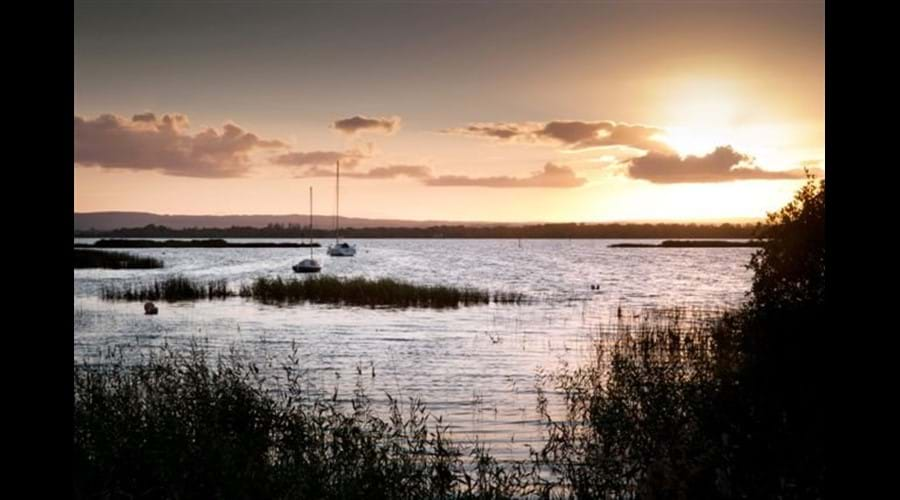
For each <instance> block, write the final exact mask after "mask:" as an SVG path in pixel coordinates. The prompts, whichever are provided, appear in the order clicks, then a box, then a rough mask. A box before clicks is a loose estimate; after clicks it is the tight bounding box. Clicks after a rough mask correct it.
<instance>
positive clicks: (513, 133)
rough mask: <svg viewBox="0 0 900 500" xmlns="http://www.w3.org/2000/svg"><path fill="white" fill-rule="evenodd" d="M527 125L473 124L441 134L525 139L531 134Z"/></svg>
mask: <svg viewBox="0 0 900 500" xmlns="http://www.w3.org/2000/svg"><path fill="white" fill-rule="evenodd" d="M527 127H528V126H527V125H520V124H517V123H475V124H472V125H469V126H467V127H464V128H461V129H449V130H444V131H443V132H447V133H458V134H470V135H483V136H487V137H494V138H497V139H514V138H517V137H518V138H526V137H528V136H529V134H530V133H531V131H530V128H527Z"/></svg>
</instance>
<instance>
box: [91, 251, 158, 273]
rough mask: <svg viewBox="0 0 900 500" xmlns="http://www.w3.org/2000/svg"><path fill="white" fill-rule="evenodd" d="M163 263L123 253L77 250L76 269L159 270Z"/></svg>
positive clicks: (150, 258)
mask: <svg viewBox="0 0 900 500" xmlns="http://www.w3.org/2000/svg"><path fill="white" fill-rule="evenodd" d="M161 267H163V262H162V261H161V260H159V259H154V258H152V257H140V256H137V255H131V254H127V253H122V252H99V251H94V250H79V249H75V269H91V268H102V269H158V268H161Z"/></svg>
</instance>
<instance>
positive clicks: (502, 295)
mask: <svg viewBox="0 0 900 500" xmlns="http://www.w3.org/2000/svg"><path fill="white" fill-rule="evenodd" d="M240 295H241V296H242V297H252V298H253V299H254V300H258V301H260V302H263V303H268V304H278V303H298V302H314V303H328V304H346V305H353V306H364V307H378V306H389V307H432V308H448V307H459V306H470V305H479V304H489V303H491V302H492V301H493V302H495V303H503V304H519V303H522V302H524V301H525V297H524V295H522V294H520V293H515V292H493V293H491V292H488V291H484V290H479V289H476V288H470V287H463V288H458V287H451V286H441V285H416V284H413V283H408V282H405V281H399V280H394V279H391V278H379V279H374V280H372V279H367V278H362V277H357V278H349V279H342V278H336V277H333V276H314V277H309V278H301V279H297V278H292V279H289V280H282V279H281V278H265V277H262V278H257V279H256V280H255V281H253V283H252V284H250V285H245V286H243V287H241V291H240Z"/></svg>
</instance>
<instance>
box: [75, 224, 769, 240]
mask: <svg viewBox="0 0 900 500" xmlns="http://www.w3.org/2000/svg"><path fill="white" fill-rule="evenodd" d="M759 229H760V227H759V226H756V225H750V224H718V225H715V224H668V223H664V224H614V223H613V224H581V223H571V224H530V225H521V226H499V225H498V226H467V225H438V226H429V227H352V226H351V227H346V226H344V227H341V236H342V237H344V238H404V239H406V238H409V239H412V238H446V239H458V238H472V239H659V240H662V239H751V238H754V237H755V236H756V234H757V232H758V230H759ZM75 237H76V238H204V239H210V238H271V239H278V238H284V239H299V238H320V239H321V238H333V237H334V229H312V230H310V229H309V227H308V226H299V225H279V224H272V225H269V226H265V227H240V226H233V227H228V228H218V227H194V228H184V229H175V228H171V227H166V226H158V225H152V224H151V225H147V226H143V227H126V228H120V229H112V230H75Z"/></svg>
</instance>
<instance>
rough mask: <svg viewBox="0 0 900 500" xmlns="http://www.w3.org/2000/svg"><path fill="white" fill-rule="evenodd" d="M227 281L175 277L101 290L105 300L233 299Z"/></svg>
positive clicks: (232, 293)
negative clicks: (196, 280)
mask: <svg viewBox="0 0 900 500" xmlns="http://www.w3.org/2000/svg"><path fill="white" fill-rule="evenodd" d="M234 295H235V293H234V292H232V291H231V290H229V289H228V283H227V282H226V281H225V280H215V281H208V282H206V283H198V282H194V281H191V280H190V279H188V278H185V277H183V276H174V277H170V278H166V279H164V280H160V281H154V282H153V283H150V284H145V285H126V286H107V287H104V288H102V289H101V290H100V296H101V297H102V298H103V299H105V300H125V301H155V300H164V301H166V302H177V301H183V300H201V299H224V298H227V297H233V296H234Z"/></svg>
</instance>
